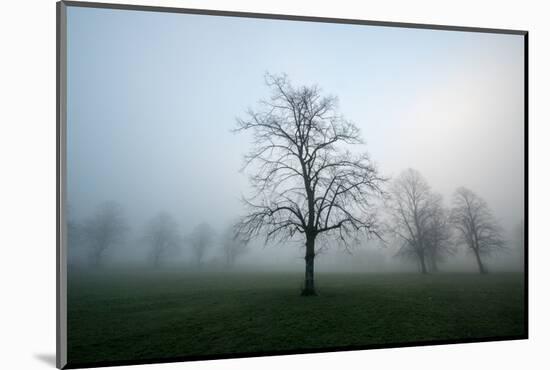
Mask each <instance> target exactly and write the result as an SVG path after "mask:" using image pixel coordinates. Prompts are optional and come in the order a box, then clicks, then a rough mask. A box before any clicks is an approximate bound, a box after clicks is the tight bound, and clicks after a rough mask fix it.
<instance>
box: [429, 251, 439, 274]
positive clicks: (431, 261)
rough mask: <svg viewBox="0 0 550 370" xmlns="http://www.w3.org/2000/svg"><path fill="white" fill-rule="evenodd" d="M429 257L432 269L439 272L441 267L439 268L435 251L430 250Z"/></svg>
mask: <svg viewBox="0 0 550 370" xmlns="http://www.w3.org/2000/svg"><path fill="white" fill-rule="evenodd" d="M428 259H429V263H430V271H431V272H438V271H439V269H438V268H437V261H436V258H435V255H434V253H433V252H430V254H429V255H428Z"/></svg>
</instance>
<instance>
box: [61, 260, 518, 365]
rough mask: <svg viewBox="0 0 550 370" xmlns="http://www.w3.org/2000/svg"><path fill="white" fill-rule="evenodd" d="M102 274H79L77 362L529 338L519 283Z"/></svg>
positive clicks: (73, 292)
mask: <svg viewBox="0 0 550 370" xmlns="http://www.w3.org/2000/svg"><path fill="white" fill-rule="evenodd" d="M301 284H303V274H298V273H267V272H266V273H252V272H249V273H243V272H239V273H237V272H235V273H222V272H220V273H212V272H208V273H206V272H205V273H182V272H177V271H156V272H155V271H148V272H147V271H146V272H143V271H140V272H138V271H131V270H127V271H122V272H121V271H118V272H114V271H113V272H109V271H98V272H95V273H88V274H79V275H72V276H71V278H70V279H69V290H68V308H69V311H68V339H69V340H68V343H69V347H68V357H69V362H70V363H71V364H73V365H74V364H79V363H81V364H85V363H91V362H97V361H118V360H128V359H135V360H146V359H162V358H168V357H173V356H177V357H186V356H187V357H189V358H192V357H193V356H203V355H222V356H223V355H225V354H239V353H252V352H266V351H267V352H272V351H274V352H276V351H289V350H308V349H310V350H315V349H321V348H330V347H333V348H334V347H343V346H351V347H353V346H368V345H382V344H392V343H405V342H410V341H414V342H421V341H433V340H454V339H468V338H470V339H474V338H487V337H496V336H521V335H523V334H524V331H525V328H524V312H523V308H524V307H523V275H522V274H521V273H502V274H496V273H495V274H489V275H486V276H481V275H473V274H433V275H418V274H397V275H396V274H392V275H390V274H378V275H374V274H360V275H358V274H322V273H320V274H319V275H317V286H318V292H319V296H317V297H301V296H300V286H301Z"/></svg>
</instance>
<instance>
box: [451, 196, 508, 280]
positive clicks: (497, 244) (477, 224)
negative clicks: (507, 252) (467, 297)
mask: <svg viewBox="0 0 550 370" xmlns="http://www.w3.org/2000/svg"><path fill="white" fill-rule="evenodd" d="M451 219H452V223H453V225H454V227H455V228H456V229H457V230H458V242H459V243H460V244H463V245H466V246H467V247H468V248H469V249H470V250H471V251H472V252H473V253H474V255H475V257H476V261H477V265H478V267H479V272H480V273H481V274H486V273H487V268H486V267H485V266H484V265H483V262H482V260H481V256H483V255H487V254H490V253H492V252H494V251H496V250H498V249H502V248H503V247H504V239H503V238H502V230H501V228H500V226H499V225H498V223H497V222H496V220H495V218H494V217H493V214H492V212H491V210H490V209H489V206H488V205H487V202H485V201H484V200H483V199H482V198H480V197H479V196H478V195H476V194H475V193H474V192H473V191H471V190H469V189H467V188H465V187H460V188H458V189H457V190H456V192H455V194H454V200H453V209H452V213H451Z"/></svg>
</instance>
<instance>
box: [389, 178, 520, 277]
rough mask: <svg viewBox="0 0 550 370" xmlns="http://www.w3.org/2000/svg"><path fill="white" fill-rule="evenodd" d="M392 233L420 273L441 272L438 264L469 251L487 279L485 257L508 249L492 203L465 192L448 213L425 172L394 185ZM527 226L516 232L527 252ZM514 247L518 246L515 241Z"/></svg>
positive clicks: (461, 191) (401, 251) (456, 195)
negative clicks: (458, 250)
mask: <svg viewBox="0 0 550 370" xmlns="http://www.w3.org/2000/svg"><path fill="white" fill-rule="evenodd" d="M387 205H388V209H387V210H388V212H389V215H390V217H391V218H390V220H389V222H388V224H387V225H388V231H389V232H390V234H391V235H393V236H394V237H395V238H396V239H397V240H399V241H400V243H401V246H400V249H399V252H398V255H401V256H404V257H408V258H413V259H415V260H417V261H418V264H419V266H420V271H421V272H422V273H427V272H429V271H432V272H437V271H438V263H439V262H441V261H443V260H444V259H445V258H447V257H449V256H451V255H453V254H454V253H455V251H456V247H457V246H465V247H466V248H467V249H468V250H469V251H470V252H472V255H473V256H474V258H475V262H476V264H477V267H478V269H479V272H480V273H481V274H486V273H487V267H486V265H485V263H484V260H483V259H484V257H486V256H489V255H491V254H493V253H495V252H498V251H499V250H502V249H504V248H505V245H506V244H507V241H506V240H505V237H504V233H503V229H502V227H501V226H500V225H499V223H498V221H497V220H496V218H495V217H494V216H493V213H492V211H491V209H490V208H489V206H488V204H487V202H486V201H485V200H483V199H482V198H481V197H480V196H478V195H477V194H475V193H474V192H473V191H471V190H469V189H467V188H465V187H459V188H458V189H457V190H456V191H455V193H454V195H453V199H452V207H451V208H446V207H445V205H444V202H443V197H442V196H441V195H440V194H438V193H436V192H434V191H433V190H432V189H431V187H430V186H429V184H428V182H427V181H426V179H425V178H424V177H423V176H422V175H421V174H420V172H418V171H416V170H414V169H408V170H406V171H404V172H402V173H401V174H400V175H399V176H398V177H397V178H396V179H395V180H394V181H393V182H392V184H391V187H390V194H389V196H388V201H387ZM522 225H523V222H522V223H521V224H520V225H519V226H518V229H517V230H516V233H517V235H516V239H517V243H518V244H519V245H518V247H519V248H523V238H524V236H523V226H522ZM512 242H516V241H515V240H514V241H512Z"/></svg>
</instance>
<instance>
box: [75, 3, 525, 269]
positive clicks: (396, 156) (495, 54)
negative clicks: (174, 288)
mask: <svg viewBox="0 0 550 370" xmlns="http://www.w3.org/2000/svg"><path fill="white" fill-rule="evenodd" d="M67 27H68V35H69V38H68V53H67V61H68V94H67V96H68V100H67V110H68V111H67V191H68V193H67V196H68V215H69V221H70V222H72V223H74V225H81V224H85V223H86V222H87V220H89V219H90V218H92V217H93V216H94V214H95V213H96V212H97V209H98V207H99V206H100V205H101V204H103V203H104V202H106V201H114V202H116V203H118V204H119V205H120V211H121V217H122V218H123V219H124V223H125V226H126V227H125V235H124V238H122V239H121V240H120V241H118V242H117V243H116V245H115V246H113V248H109V250H107V251H105V257H106V260H107V261H108V262H107V263H109V264H113V265H116V264H136V265H144V264H148V253H149V246H148V245H147V243H146V242H144V233H145V230H146V225H147V224H148V222H150V220H151V219H153V218H154V217H155V215H157V214H158V213H159V212H166V213H168V214H170V215H171V216H172V217H173V218H174V220H175V221H176V222H177V225H178V231H177V236H178V237H181V243H179V248H177V251H175V252H173V254H171V255H170V256H169V258H166V261H165V262H164V265H165V266H172V267H179V266H181V268H182V269H194V268H196V266H195V264H194V263H193V251H192V248H191V246H190V244H191V243H192V242H191V239H190V236H191V235H192V234H193V231H194V230H195V228H196V227H197V226H198V225H200V224H208V225H210V226H211V228H212V230H213V232H212V233H211V234H212V235H211V241H210V242H209V244H208V247H207V248H206V249H205V254H204V263H203V269H208V268H211V269H215V268H224V266H225V259H224V254H223V235H224V230H226V229H227V228H228V227H230V226H231V225H232V224H233V223H234V222H235V220H237V219H238V218H239V217H240V216H242V215H243V212H244V209H243V204H242V202H241V198H242V196H246V195H248V194H249V193H250V185H249V182H248V178H247V173H243V172H242V171H240V169H241V168H242V166H243V156H244V155H245V154H246V153H247V151H248V150H249V149H250V146H251V140H252V138H251V136H250V135H248V134H238V135H237V134H235V133H234V132H232V130H233V129H234V128H235V125H236V119H237V117H243V116H244V115H245V113H246V111H247V109H248V108H254V107H255V106H256V104H257V102H258V101H259V100H261V99H267V98H269V96H270V91H269V89H268V87H267V86H266V85H265V83H264V75H265V73H266V72H270V73H277V74H281V73H285V74H287V75H288V77H289V78H290V80H291V81H292V83H293V84H294V85H295V86H302V85H306V86H310V85H314V84H316V85H318V86H319V87H320V88H321V89H322V91H323V93H324V94H331V95H335V96H337V97H338V101H339V110H340V112H341V113H342V114H343V115H344V116H345V117H346V118H347V119H349V120H351V121H353V122H354V123H355V124H356V125H357V126H358V127H359V128H360V130H361V136H362V137H363V139H364V140H365V144H364V145H361V146H359V147H356V148H354V149H353V150H354V151H358V152H363V151H367V152H368V153H369V155H370V158H371V159H372V160H373V161H374V162H375V163H376V164H377V166H378V168H379V170H380V172H381V173H382V174H383V175H384V176H386V177H388V178H389V179H393V178H394V177H395V176H397V175H398V174H399V173H400V172H401V171H403V170H405V169H407V168H414V169H416V170H418V171H419V172H420V173H422V175H423V176H424V177H425V178H426V180H427V182H428V183H429V184H430V186H431V187H432V189H433V190H434V191H436V192H438V193H440V194H441V195H442V196H443V200H444V203H445V206H446V207H451V197H452V195H453V192H454V191H455V189H456V188H458V187H459V186H466V187H468V188H469V189H472V190H473V191H474V192H475V193H477V194H478V195H479V196H480V197H482V198H483V199H485V201H486V202H487V204H488V205H489V207H490V209H491V210H492V211H493V214H494V215H495V218H496V220H497V221H498V222H499V224H500V225H501V226H502V228H503V230H504V231H503V234H504V235H503V236H504V238H505V239H506V240H507V249H506V250H504V251H503V252H502V253H500V254H495V255H494V256H491V257H490V258H488V259H487V264H488V266H489V268H490V269H492V270H517V269H521V267H522V262H521V258H522V257H521V248H520V247H519V244H521V243H520V242H519V241H518V239H517V236H516V234H517V233H516V228H517V225H518V224H519V223H520V222H522V220H523V218H524V213H523V212H524V192H525V189H524V131H523V129H524V104H523V88H524V79H523V78H524V75H523V67H524V66H523V57H524V50H523V38H522V36H517V35H496V34H486V33H470V32H456V31H433V30H420V29H405V28H390V27H374V26H358V25H343V24H325V23H313V22H293V21H282V20H265V19H263V20H260V19H243V18H231V17H218V16H216V17H213V16H200V15H184V14H169V13H152V12H143V11H127V10H125V11H120V10H109V9H91V8H80V7H69V8H68V24H67ZM69 239H70V243H69V257H70V262H71V263H72V264H74V265H86V263H87V262H86V261H87V257H88V254H89V251H87V250H86V248H85V247H84V246H83V245H84V244H85V243H82V242H81V238H78V237H76V238H74V239H71V238H69ZM397 249H398V247H397V245H396V244H395V243H393V242H392V241H391V238H388V239H387V240H385V241H380V240H377V239H376V238H373V239H371V240H363V241H361V242H359V243H357V245H353V246H352V248H350V249H349V250H347V249H344V248H340V247H333V248H332V247H330V245H329V248H326V250H323V251H322V253H320V254H319V255H318V256H317V259H316V271H321V272H373V273H374V272H384V271H418V266H417V264H416V263H415V262H414V261H411V260H405V259H400V258H397V257H395V254H396V252H397ZM303 265H304V246H303V241H300V240H296V241H291V242H288V243H278V244H277V243H269V244H267V245H266V244H265V243H264V242H263V240H262V239H255V240H253V241H251V242H250V243H249V244H248V245H247V250H246V253H243V254H242V255H241V256H240V257H239V258H238V259H237V260H236V262H235V266H234V267H233V268H235V269H237V268H239V269H254V270H281V271H287V270H288V271H303ZM440 269H441V271H472V272H475V271H476V266H475V264H474V261H473V257H472V255H471V253H469V252H468V251H467V250H466V247H464V246H460V247H458V248H457V250H456V253H455V254H454V255H452V256H449V257H448V258H447V259H446V260H445V261H443V262H442V263H441V267H440Z"/></svg>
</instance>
